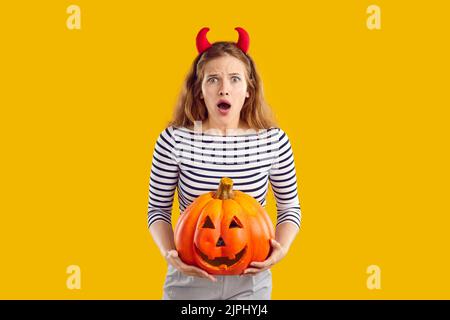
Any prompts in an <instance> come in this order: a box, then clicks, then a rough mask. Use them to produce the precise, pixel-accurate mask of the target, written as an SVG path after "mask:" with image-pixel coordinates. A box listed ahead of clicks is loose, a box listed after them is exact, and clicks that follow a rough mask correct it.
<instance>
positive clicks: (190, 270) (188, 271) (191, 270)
mask: <svg viewBox="0 0 450 320" xmlns="http://www.w3.org/2000/svg"><path fill="white" fill-rule="evenodd" d="M165 258H166V260H167V262H168V263H170V264H171V265H172V266H174V267H175V268H176V269H178V270H179V271H181V272H182V273H184V274H185V275H188V276H195V277H201V278H206V279H209V280H211V281H213V282H216V281H217V279H216V278H214V277H213V276H212V275H210V274H209V273H207V272H206V271H205V270H202V269H200V268H197V267H195V266H190V265H188V264H186V263H184V262H183V261H181V259H180V257H179V256H178V252H177V250H169V251H167V253H166V256H165Z"/></svg>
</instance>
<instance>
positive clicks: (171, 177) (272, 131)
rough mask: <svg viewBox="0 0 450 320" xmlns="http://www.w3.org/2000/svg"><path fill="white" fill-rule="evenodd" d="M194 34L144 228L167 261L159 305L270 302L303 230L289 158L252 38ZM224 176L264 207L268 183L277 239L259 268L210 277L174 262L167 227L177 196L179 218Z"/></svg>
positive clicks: (162, 138)
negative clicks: (275, 271) (281, 265)
mask: <svg viewBox="0 0 450 320" xmlns="http://www.w3.org/2000/svg"><path fill="white" fill-rule="evenodd" d="M208 30H209V29H208V28H203V29H201V30H200V32H199V33H198V35H197V50H198V52H199V55H198V56H197V57H196V59H195V60H194V62H193V64H192V68H191V70H190V72H189V73H188V75H187V78H186V81H185V85H184V90H183V92H182V93H181V95H180V99H179V102H178V105H177V106H176V108H175V112H174V117H173V120H172V121H171V123H170V124H169V125H168V127H167V128H166V129H165V130H164V131H163V132H161V134H160V135H159V137H158V139H157V141H156V144H155V149H154V154H153V161H152V169H151V175H150V190H149V205H148V226H149V228H150V232H151V234H152V237H153V239H154V241H155V243H156V244H157V246H158V247H159V249H160V251H161V254H162V256H163V257H164V258H165V259H166V261H167V262H168V271H167V274H166V279H165V284H164V294H163V299H270V297H271V290H272V275H271V271H270V267H271V266H273V265H274V264H276V263H278V262H279V261H280V260H281V259H282V258H283V257H284V256H286V254H287V253H288V251H289V247H290V246H291V244H292V242H293V240H294V238H295V236H296V235H297V233H298V230H299V227H300V218H301V211H300V203H299V200H298V195H297V178H296V171H295V164H294V156H293V153H292V149H291V145H290V141H289V138H288V136H287V135H286V133H285V132H284V131H283V130H282V129H280V128H278V127H276V125H275V122H274V120H273V118H272V115H271V112H270V108H269V107H268V106H267V104H266V103H265V101H264V96H263V89H262V84H261V80H260V77H259V75H258V73H257V71H256V68H255V64H254V62H253V60H252V58H251V57H250V56H249V55H248V53H247V51H248V47H249V37H248V34H247V32H246V31H245V30H244V29H242V28H236V30H237V31H238V33H239V41H238V42H237V43H234V42H216V43H213V44H210V43H209V41H208V40H207V38H206V33H207V32H208ZM222 177H229V178H231V179H232V180H233V181H234V188H235V189H236V190H241V191H243V192H245V193H247V194H249V195H251V196H252V197H254V198H255V199H256V200H257V201H259V203H260V204H261V205H262V206H265V204H266V194H267V189H268V184H269V181H270V184H271V187H272V190H273V193H274V196H275V199H276V204H277V224H276V230H275V239H272V240H271V245H272V252H271V254H270V256H269V257H268V258H267V260H265V261H264V262H252V263H251V264H250V266H249V267H248V268H247V269H246V270H245V271H244V272H243V274H242V275H237V276H213V275H210V274H208V273H207V272H206V271H204V270H202V269H200V268H197V267H195V266H191V265H187V264H185V263H183V261H182V260H181V259H180V257H179V256H178V253H177V250H176V247H175V242H174V233H173V229H172V224H171V212H172V204H173V198H174V193H175V189H176V188H177V189H178V201H179V206H180V208H179V209H180V212H183V211H184V210H185V209H186V208H187V207H188V206H189V204H191V203H192V202H193V201H194V200H195V199H196V198H197V197H198V196H199V195H201V194H204V193H206V192H208V191H213V190H216V189H217V186H218V185H219V181H220V179H221V178H222Z"/></svg>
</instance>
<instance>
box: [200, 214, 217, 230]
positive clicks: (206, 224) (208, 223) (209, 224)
mask: <svg viewBox="0 0 450 320" xmlns="http://www.w3.org/2000/svg"><path fill="white" fill-rule="evenodd" d="M202 228H207V229H215V227H214V223H213V222H212V221H211V218H210V217H209V216H207V217H206V219H205V222H204V223H203V227H202Z"/></svg>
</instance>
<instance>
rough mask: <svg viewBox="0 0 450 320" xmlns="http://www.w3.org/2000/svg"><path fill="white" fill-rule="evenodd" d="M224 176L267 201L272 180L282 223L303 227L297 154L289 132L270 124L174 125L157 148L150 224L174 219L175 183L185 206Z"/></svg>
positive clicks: (181, 203) (180, 204)
mask: <svg viewBox="0 0 450 320" xmlns="http://www.w3.org/2000/svg"><path fill="white" fill-rule="evenodd" d="M222 177H229V178H231V179H232V180H233V188H234V189H236V190H240V191H243V192H245V193H247V194H249V195H251V196H252V197H254V198H255V199H256V200H257V201H258V202H259V203H260V204H261V205H262V206H263V207H264V206H265V205H266V195H267V190H268V185H269V182H270V185H271V187H272V191H273V194H274V196H275V200H276V206H277V223H276V225H277V226H278V225H279V224H281V223H293V224H295V225H296V226H297V227H300V221H301V210H300V202H299V198H298V193H297V177H296V171H295V163H294V155H293V153H292V149H291V144H290V141H289V138H288V136H287V134H286V133H285V132H284V131H283V130H282V129H280V128H275V127H272V128H269V129H262V130H259V131H254V132H252V133H249V134H242V135H213V134H207V133H205V132H196V131H194V130H192V129H188V128H177V127H173V126H169V127H168V128H166V129H165V130H163V131H162V132H161V134H160V135H159V137H158V138H157V141H156V143H155V148H154V151H153V159H152V168H151V173H150V186H149V201H148V227H150V225H151V224H153V223H154V222H156V221H165V222H167V223H169V224H171V216H172V214H171V213H172V204H173V198H174V194H175V189H178V202H179V210H180V212H183V211H184V210H185V209H186V208H187V207H188V206H189V205H190V204H191V203H192V202H193V201H194V200H195V199H196V198H197V197H198V196H199V195H201V194H203V193H206V192H208V191H214V190H216V189H217V186H218V185H219V181H220V179H221V178H222Z"/></svg>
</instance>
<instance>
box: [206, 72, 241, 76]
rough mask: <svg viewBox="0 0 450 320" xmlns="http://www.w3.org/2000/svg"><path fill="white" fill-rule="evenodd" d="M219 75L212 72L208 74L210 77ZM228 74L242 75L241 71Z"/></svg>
mask: <svg viewBox="0 0 450 320" xmlns="http://www.w3.org/2000/svg"><path fill="white" fill-rule="evenodd" d="M218 75H219V74H218V73H211V74H208V77H214V76H218ZM228 75H229V76H240V75H241V74H240V73H239V72H232V73H229V74H228Z"/></svg>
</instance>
